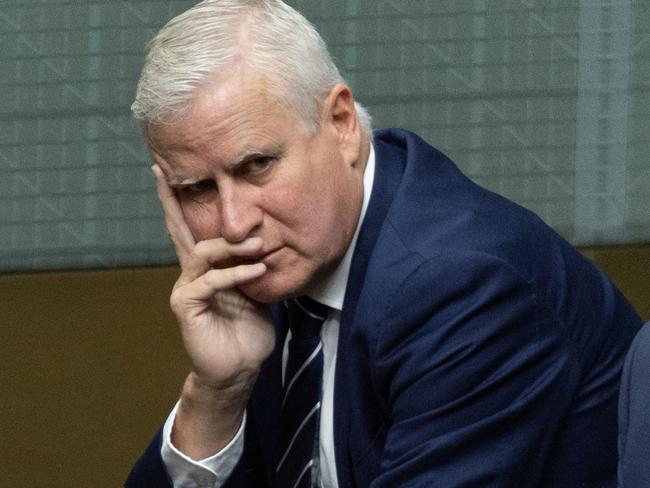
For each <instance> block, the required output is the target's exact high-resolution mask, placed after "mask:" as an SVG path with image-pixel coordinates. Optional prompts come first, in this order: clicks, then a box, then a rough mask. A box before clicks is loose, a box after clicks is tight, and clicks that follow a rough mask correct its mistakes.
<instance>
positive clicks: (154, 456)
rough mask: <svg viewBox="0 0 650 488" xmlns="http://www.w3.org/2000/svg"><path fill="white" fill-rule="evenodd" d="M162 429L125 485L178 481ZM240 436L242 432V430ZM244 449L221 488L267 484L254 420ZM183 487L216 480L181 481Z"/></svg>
mask: <svg viewBox="0 0 650 488" xmlns="http://www.w3.org/2000/svg"><path fill="white" fill-rule="evenodd" d="M163 432H164V429H161V431H160V432H158V434H156V436H155V437H154V439H153V440H152V441H151V443H150V444H149V446H148V447H147V449H146V450H145V452H144V453H143V454H142V456H141V457H140V459H139V460H138V461H137V462H136V464H135V465H134V466H133V468H132V470H131V472H130V473H129V477H128V479H127V481H126V483H125V484H124V486H125V488H165V487H168V488H173V486H174V481H173V480H172V476H170V474H169V471H168V469H167V466H166V464H165V461H164V460H163V457H162V455H161V448H162V445H163ZM238 435H240V433H238ZM244 446H245V449H244V452H243V453H242V455H241V456H240V458H239V461H238V462H237V463H236V464H235V465H234V467H232V468H229V470H230V475H229V476H228V478H227V479H225V480H224V481H223V482H218V486H220V487H221V488H264V487H265V486H267V483H266V479H265V475H264V473H263V470H262V468H261V466H260V465H259V462H260V459H261V456H260V451H259V447H258V443H257V440H256V437H255V433H254V429H253V428H252V426H251V423H247V424H246V428H245V429H244ZM179 482H180V486H199V485H200V486H214V485H215V483H214V482H211V481H209V480H208V479H206V480H205V482H204V483H205V484H202V483H203V482H202V481H200V480H199V481H197V480H194V479H192V478H190V479H185V478H183V479H182V480H180V481H179Z"/></svg>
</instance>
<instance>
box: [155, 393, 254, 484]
mask: <svg viewBox="0 0 650 488" xmlns="http://www.w3.org/2000/svg"><path fill="white" fill-rule="evenodd" d="M179 403H180V401H179V402H178V403H176V405H175V406H174V409H173V410H172V412H171V413H170V414H169V417H168V418H167V421H166V422H165V426H164V427H163V440H162V446H161V448H160V455H161V456H162V459H163V462H164V463H165V467H166V468H167V472H168V473H169V476H170V477H171V479H172V482H173V484H174V488H220V487H221V486H222V485H223V483H224V482H225V481H226V479H228V477H229V476H230V474H231V473H232V471H233V469H234V468H235V466H236V465H237V462H238V461H239V458H240V457H241V455H242V451H243V449H244V426H245V425H246V413H245V412H244V419H243V420H242V423H241V425H240V426H239V430H238V431H237V434H235V437H234V438H233V439H232V440H231V441H230V443H228V445H227V446H226V447H224V448H223V449H222V450H221V451H219V452H218V453H216V454H215V455H213V456H210V457H208V458H205V459H202V460H200V461H194V460H193V459H190V458H189V457H188V456H186V455H185V454H183V453H182V452H181V451H179V450H178V449H177V448H176V447H175V446H174V445H173V444H172V440H171V433H172V427H173V425H174V420H175V419H176V411H177V410H178V404H179Z"/></svg>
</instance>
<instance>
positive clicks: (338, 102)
mask: <svg viewBox="0 0 650 488" xmlns="http://www.w3.org/2000/svg"><path fill="white" fill-rule="evenodd" d="M323 110H324V114H323V119H322V120H323V121H325V125H326V127H327V129H328V130H330V131H331V132H332V135H333V136H334V137H335V138H336V140H337V143H338V147H339V150H340V151H341V155H342V156H343V159H344V160H345V161H346V162H347V163H348V164H350V165H355V164H357V162H358V161H359V158H360V155H361V142H362V139H363V137H362V130H361V124H360V123H359V118H358V117H357V111H356V108H355V106H354V97H353V96H352V91H351V90H350V88H349V87H347V86H346V85H344V84H341V83H339V84H337V85H336V86H335V87H334V88H332V90H331V91H330V93H329V94H328V95H327V97H326V98H325V103H324V104H323Z"/></svg>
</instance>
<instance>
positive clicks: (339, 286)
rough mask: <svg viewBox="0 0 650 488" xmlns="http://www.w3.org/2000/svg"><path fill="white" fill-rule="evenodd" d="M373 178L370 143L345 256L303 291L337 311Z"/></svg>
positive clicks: (339, 308)
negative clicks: (356, 217)
mask: <svg viewBox="0 0 650 488" xmlns="http://www.w3.org/2000/svg"><path fill="white" fill-rule="evenodd" d="M374 179H375V150H374V148H373V147H372V144H370V154H369V155H368V164H366V169H365V171H364V173H363V203H362V205H361V213H360V215H359V221H358V222H357V228H356V230H355V231H354V236H353V237H352V240H351V241H350V245H349V246H348V249H347V251H346V252H345V256H343V259H342V260H341V262H340V263H339V264H338V266H337V267H336V268H335V269H334V271H332V272H331V273H330V274H328V275H327V276H326V277H325V278H324V279H323V280H321V281H319V282H318V283H315V284H314V285H313V286H311V287H310V288H309V289H308V290H307V291H306V293H305V294H306V295H307V296H309V297H310V298H313V299H314V300H316V301H317V302H320V303H323V304H325V305H327V306H328V307H331V308H333V309H335V310H338V311H339V312H340V311H341V310H343V299H344V298H345V289H346V287H347V283H348V276H349V275H350V266H351V264H352V255H353V254H354V248H355V247H356V244H357V237H359V229H361V224H363V219H364V218H365V216H366V210H367V209H368V202H369V201H370V194H371V193H372V184H373V181H374Z"/></svg>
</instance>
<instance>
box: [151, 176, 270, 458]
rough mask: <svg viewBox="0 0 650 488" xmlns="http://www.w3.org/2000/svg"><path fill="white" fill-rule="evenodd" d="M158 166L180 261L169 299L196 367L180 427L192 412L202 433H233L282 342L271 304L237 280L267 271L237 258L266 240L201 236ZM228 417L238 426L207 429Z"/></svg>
mask: <svg viewBox="0 0 650 488" xmlns="http://www.w3.org/2000/svg"><path fill="white" fill-rule="evenodd" d="M152 170H153V172H154V174H155V176H156V186H157V190H158V197H159V198H160V201H161V203H162V207H163V210H164V214H165V223H166V225H167V229H168V231H169V234H170V236H171V239H172V242H173V243H174V247H175V249H176V254H177V256H178V259H179V262H180V266H181V275H180V277H179V278H178V280H177V281H176V284H175V285H174V289H173V291H172V294H171V298H170V304H171V308H172V310H173V312H174V314H175V315H176V318H177V320H178V323H179V326H180V330H181V335H182V337H183V342H184V345H185V349H186V351H187V354H188V355H189V358H190V361H191V363H192V367H193V371H192V373H191V374H190V376H189V377H188V379H187V381H186V383H185V387H184V389H183V395H182V397H181V406H180V407H179V412H178V414H177V423H176V424H175V431H178V429H177V428H176V427H177V425H178V423H179V422H181V419H184V420H188V419H189V418H190V417H193V418H192V420H191V422H187V423H188V424H195V425H196V426H199V425H200V427H199V429H200V431H201V432H202V433H204V432H206V431H214V430H215V429H216V430H218V431H219V432H221V431H222V430H225V431H228V432H230V431H231V430H232V428H233V427H235V431H236V427H237V426H238V421H240V420H241V416H242V415H243V410H244V408H245V406H246V403H247V401H248V396H249V395H250V390H251V389H252V386H253V384H254V382H255V379H256V377H257V373H258V371H259V368H260V366H261V364H262V362H263V361H264V360H265V359H266V358H267V357H268V355H269V354H270V353H271V351H272V350H273V347H274V346H275V332H274V328H273V325H272V323H271V319H270V317H269V314H268V310H267V308H266V306H265V305H262V304H260V303H257V302H254V301H252V300H251V299H249V298H248V297H247V296H246V295H244V294H243V293H242V292H241V291H239V290H238V289H237V286H238V285H241V284H243V283H245V282H247V281H249V280H252V279H255V278H257V277H259V276H261V275H263V274H264V273H265V272H266V266H265V265H264V264H263V263H255V264H240V265H233V259H235V260H236V258H242V257H243V258H245V257H249V256H255V255H256V253H259V252H260V250H261V249H262V239H260V238H258V237H255V238H250V239H247V240H245V241H243V242H241V243H236V244H232V243H229V242H227V241H226V240H225V239H222V238H217V239H211V240H205V241H201V242H199V243H196V242H195V240H194V237H193V236H192V233H191V231H190V229H189V228H188V226H187V224H186V222H185V218H184V216H183V212H182V210H181V207H180V204H179V203H178V200H177V198H176V195H175V193H174V191H173V190H172V189H171V188H170V187H169V186H168V184H167V182H166V180H165V178H164V175H163V173H162V170H161V169H160V168H159V167H158V166H157V165H154V166H153V167H152ZM183 408H184V410H183ZM215 417H216V418H215ZM228 420H230V421H231V422H230V423H231V424H233V423H236V424H237V425H230V428H224V426H223V425H219V426H217V425H213V427H214V428H212V429H211V428H207V429H206V425H205V424H206V423H207V424H208V426H207V427H209V424H210V423H214V422H215V421H216V422H217V424H219V423H223V421H228ZM190 430H191V431H192V430H193V431H194V433H193V434H192V435H189V434H188V435H184V436H182V437H183V438H187V439H191V440H192V441H194V440H195V438H196V437H197V436H198V434H197V433H196V428H193V429H190ZM232 434H234V432H232ZM212 435H214V432H212ZM224 435H226V434H224ZM226 437H227V435H226ZM225 440H226V441H228V440H229V439H225ZM175 444H177V447H178V448H179V449H180V448H181V446H180V445H178V443H176V442H175ZM208 450H209V451H211V450H212V449H208ZM203 454H204V452H203V450H202V451H201V455H203ZM197 455H198V454H197ZM199 457H200V456H199Z"/></svg>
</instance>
